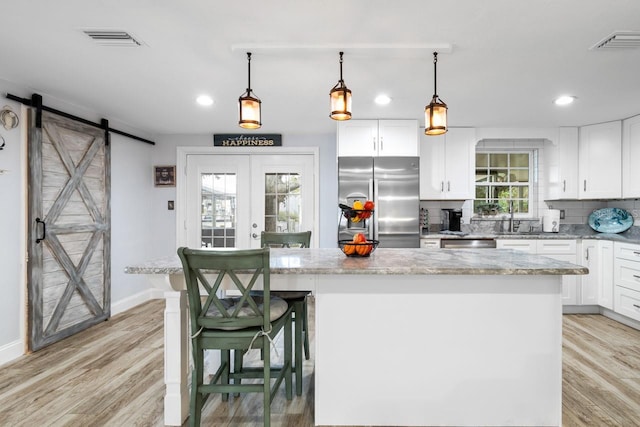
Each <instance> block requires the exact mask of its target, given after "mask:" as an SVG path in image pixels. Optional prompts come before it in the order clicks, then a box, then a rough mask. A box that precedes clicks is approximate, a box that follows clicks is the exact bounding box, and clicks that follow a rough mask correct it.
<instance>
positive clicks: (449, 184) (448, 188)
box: [447, 181, 451, 191]
mask: <svg viewBox="0 0 640 427" xmlns="http://www.w3.org/2000/svg"><path fill="white" fill-rule="evenodd" d="M447 191H451V181H447Z"/></svg>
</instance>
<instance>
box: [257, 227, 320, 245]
mask: <svg viewBox="0 0 640 427" xmlns="http://www.w3.org/2000/svg"><path fill="white" fill-rule="evenodd" d="M309 245H311V231H301V232H298V233H276V232H270V231H263V232H262V234H261V235H260V246H262V247H263V248H264V247H269V248H308V247H309Z"/></svg>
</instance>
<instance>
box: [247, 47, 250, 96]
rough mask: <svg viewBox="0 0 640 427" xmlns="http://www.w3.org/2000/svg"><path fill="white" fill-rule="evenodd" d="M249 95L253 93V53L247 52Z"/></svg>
mask: <svg viewBox="0 0 640 427" xmlns="http://www.w3.org/2000/svg"><path fill="white" fill-rule="evenodd" d="M247 76H248V78H247V93H251V52H247Z"/></svg>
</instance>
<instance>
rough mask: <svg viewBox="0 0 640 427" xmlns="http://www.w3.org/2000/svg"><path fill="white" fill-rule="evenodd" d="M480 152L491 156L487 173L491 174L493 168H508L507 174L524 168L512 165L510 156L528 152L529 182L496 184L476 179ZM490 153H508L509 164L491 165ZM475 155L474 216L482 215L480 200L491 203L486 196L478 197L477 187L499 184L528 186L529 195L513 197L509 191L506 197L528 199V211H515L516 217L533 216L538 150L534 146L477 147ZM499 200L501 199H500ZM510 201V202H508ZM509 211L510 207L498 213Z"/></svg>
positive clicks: (510, 186) (501, 183) (501, 184)
mask: <svg viewBox="0 0 640 427" xmlns="http://www.w3.org/2000/svg"><path fill="white" fill-rule="evenodd" d="M478 154H487V155H489V158H488V159H487V166H486V167H485V168H486V171H487V174H488V175H489V172H490V171H491V169H494V170H496V169H501V170H506V175H507V176H510V175H511V174H512V172H511V171H521V170H523V168H524V167H518V166H513V167H512V166H511V164H510V160H509V159H510V157H509V155H511V154H527V155H528V157H529V164H528V178H527V179H528V180H527V182H522V183H520V182H517V181H516V182H511V181H506V182H500V183H499V185H495V184H496V183H494V182H492V183H489V182H488V181H484V182H479V181H477V180H476V177H477V173H478V164H477V155H478ZM490 155H506V156H507V165H506V167H499V168H498V167H493V168H492V167H491V161H490ZM475 156H476V159H475V160H476V161H475V162H474V163H475V167H474V171H473V173H474V187H475V188H474V201H473V216H475V217H479V216H481V214H480V213H479V212H478V208H477V204H478V202H480V203H482V202H484V203H490V202H489V201H487V198H486V197H485V199H484V200H483V199H478V198H477V194H478V193H477V189H478V187H498V186H509V188H510V189H512V188H513V187H527V188H528V192H527V197H526V198H524V197H518V198H513V196H512V194H513V193H512V191H509V196H510V197H509V198H508V199H506V200H508V201H510V200H526V201H527V206H528V211H527V212H518V211H517V212H515V213H514V217H517V218H528V217H532V216H533V215H534V214H535V212H534V211H535V206H534V202H535V197H534V196H535V195H534V191H536V188H537V187H536V186H535V182H534V180H535V173H536V164H535V162H536V150H535V149H533V148H518V149H505V148H477V149H476V152H475ZM498 200H499V199H498ZM507 203H508V202H507ZM508 212H509V211H508V209H501V210H500V212H498V214H507V213H508Z"/></svg>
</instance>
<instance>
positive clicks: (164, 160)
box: [150, 134, 338, 256]
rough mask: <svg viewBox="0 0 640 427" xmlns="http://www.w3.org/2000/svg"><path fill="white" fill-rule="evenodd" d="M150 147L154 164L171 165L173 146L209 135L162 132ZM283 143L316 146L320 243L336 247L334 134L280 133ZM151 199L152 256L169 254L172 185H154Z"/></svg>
mask: <svg viewBox="0 0 640 427" xmlns="http://www.w3.org/2000/svg"><path fill="white" fill-rule="evenodd" d="M156 142H157V143H158V146H157V147H156V148H155V149H154V150H153V163H154V164H155V165H175V164H176V148H177V147H197V146H213V135H164V136H160V137H158V138H157V139H156ZM282 146H283V147H319V153H320V159H319V161H320V177H319V179H320V183H319V184H320V195H319V205H320V212H319V214H320V230H319V233H318V234H319V245H320V247H337V239H338V237H337V236H338V217H337V203H338V202H337V200H338V172H337V161H336V136H335V134H327V135H283V136H282ZM176 175H177V176H176V180H178V179H182V177H183V176H184V172H183V171H176ZM152 193H153V197H152V201H151V206H152V209H151V210H152V211H153V212H154V215H153V216H152V217H151V219H150V220H151V221H152V224H153V229H154V235H153V239H154V240H153V244H152V246H153V248H154V250H155V254H154V256H167V255H173V254H175V251H176V233H175V227H176V216H175V212H176V211H169V210H167V202H168V201H169V200H174V201H175V200H176V189H175V187H171V188H154V189H153V191H152Z"/></svg>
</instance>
